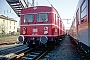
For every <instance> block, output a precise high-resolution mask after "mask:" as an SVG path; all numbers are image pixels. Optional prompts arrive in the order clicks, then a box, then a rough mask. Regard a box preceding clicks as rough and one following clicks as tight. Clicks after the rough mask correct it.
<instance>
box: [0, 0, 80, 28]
mask: <svg viewBox="0 0 90 60" xmlns="http://www.w3.org/2000/svg"><path fill="white" fill-rule="evenodd" d="M25 1H26V2H27V0H25ZM28 1H29V2H30V3H32V0H28ZM48 1H49V2H48ZM78 1H79V0H35V5H36V6H37V5H38V6H40V5H43V6H45V5H46V6H51V5H50V4H52V5H53V6H54V8H56V10H57V11H58V13H59V15H60V17H61V19H62V20H63V19H71V20H68V23H67V20H63V23H64V26H65V28H66V29H69V27H70V26H71V22H72V19H73V15H74V13H75V10H76V7H77V4H78ZM29 6H30V5H29ZM0 15H4V16H9V17H11V18H14V19H15V20H17V22H18V27H19V21H20V18H19V17H18V16H17V15H16V13H15V12H14V11H13V9H12V8H11V7H10V6H9V4H8V3H7V2H6V0H0Z"/></svg>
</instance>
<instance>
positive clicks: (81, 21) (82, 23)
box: [69, 0, 90, 56]
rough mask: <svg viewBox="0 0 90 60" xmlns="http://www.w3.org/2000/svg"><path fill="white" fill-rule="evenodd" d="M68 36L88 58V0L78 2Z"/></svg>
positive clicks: (89, 21) (89, 7)
mask: <svg viewBox="0 0 90 60" xmlns="http://www.w3.org/2000/svg"><path fill="white" fill-rule="evenodd" d="M69 34H70V36H72V37H73V38H74V41H75V42H76V44H77V46H78V47H79V48H80V49H82V50H83V51H84V52H85V53H86V54H87V55H88V56H90V0H79V2H78V5H77V8H76V12H75V15H74V17H73V22H72V25H71V28H70V31H69Z"/></svg>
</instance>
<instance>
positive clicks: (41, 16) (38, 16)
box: [37, 13, 48, 22]
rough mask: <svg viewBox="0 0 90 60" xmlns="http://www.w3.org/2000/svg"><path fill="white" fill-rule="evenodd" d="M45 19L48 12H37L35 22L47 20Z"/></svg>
mask: <svg viewBox="0 0 90 60" xmlns="http://www.w3.org/2000/svg"><path fill="white" fill-rule="evenodd" d="M47 21H48V13H38V14H37V22H47Z"/></svg>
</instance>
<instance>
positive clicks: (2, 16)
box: [0, 15, 17, 22]
mask: <svg viewBox="0 0 90 60" xmlns="http://www.w3.org/2000/svg"><path fill="white" fill-rule="evenodd" d="M0 18H2V19H6V20H11V21H15V22H17V21H16V20H15V19H13V18H10V17H8V16H7V17H6V16H4V15H0Z"/></svg>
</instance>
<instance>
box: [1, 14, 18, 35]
mask: <svg viewBox="0 0 90 60" xmlns="http://www.w3.org/2000/svg"><path fill="white" fill-rule="evenodd" d="M2 27H3V29H2ZM2 30H4V31H5V33H6V34H8V33H11V32H15V33H16V32H17V21H16V20H14V19H12V18H9V17H5V16H1V15H0V33H2Z"/></svg>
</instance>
